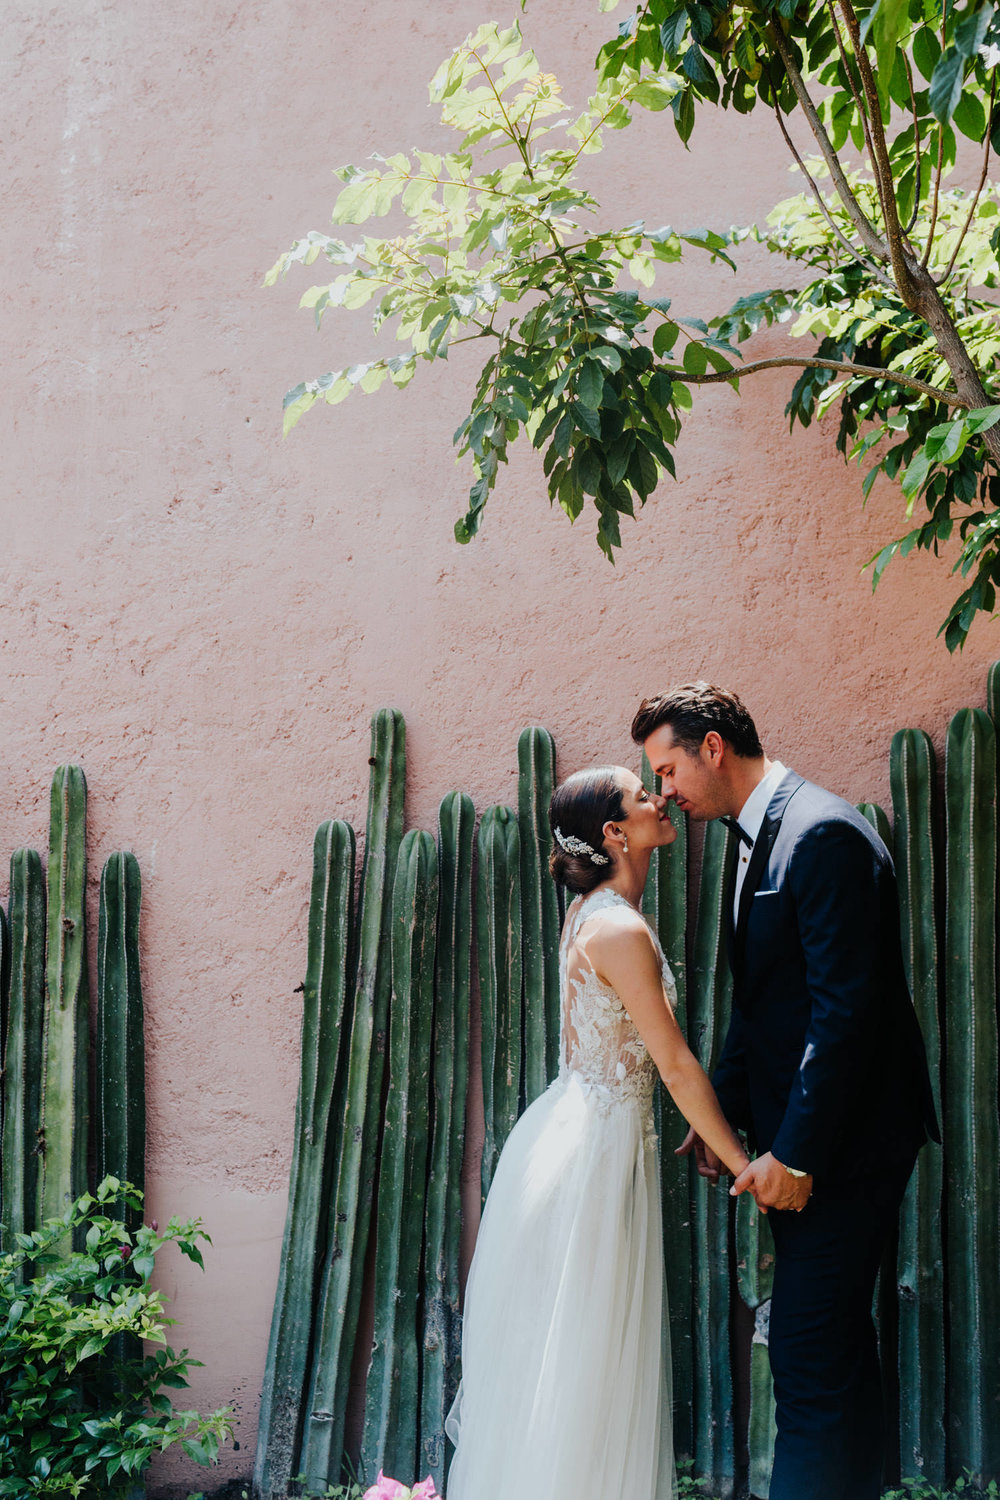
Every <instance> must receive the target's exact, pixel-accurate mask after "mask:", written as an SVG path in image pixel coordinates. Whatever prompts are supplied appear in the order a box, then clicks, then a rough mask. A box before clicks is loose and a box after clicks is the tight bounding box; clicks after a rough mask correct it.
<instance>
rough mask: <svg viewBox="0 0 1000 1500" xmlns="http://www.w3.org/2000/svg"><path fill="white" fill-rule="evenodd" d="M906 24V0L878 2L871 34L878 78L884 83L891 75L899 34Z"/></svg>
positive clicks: (882, 0)
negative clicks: (883, 80)
mask: <svg viewBox="0 0 1000 1500" xmlns="http://www.w3.org/2000/svg"><path fill="white" fill-rule="evenodd" d="M870 14H871V13H870ZM908 23H909V4H908V0H878V4H877V6H876V8H875V16H874V25H873V27H872V32H873V37H874V41H875V54H876V57H877V59H878V72H879V76H880V78H884V79H885V81H886V83H888V81H889V79H890V77H891V75H892V65H893V60H894V58H895V54H896V46H897V43H898V41H899V38H900V34H901V33H902V31H903V28H904V27H905V26H907V25H908Z"/></svg>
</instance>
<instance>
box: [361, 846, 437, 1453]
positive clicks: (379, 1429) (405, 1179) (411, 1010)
mask: <svg viewBox="0 0 1000 1500" xmlns="http://www.w3.org/2000/svg"><path fill="white" fill-rule="evenodd" d="M437 897H438V880H437V851H436V849H435V846H434V840H433V839H432V838H431V836H430V834H429V833H418V832H416V831H414V832H411V833H408V834H406V835H405V837H404V839H403V842H402V844H401V846H400V850H399V861H398V864H397V866H396V879H395V882H394V885H393V892H392V1002H391V1007H390V1027H389V1080H388V1094H387V1096H386V1114H385V1133H384V1137H383V1144H382V1160H381V1166H380V1172H379V1186H378V1212H377V1219H376V1237H375V1332H374V1341H373V1344H372V1357H371V1364H370V1365H369V1368H368V1382H367V1394H366V1406H365V1424H364V1436H363V1440H362V1445H361V1465H362V1470H363V1472H364V1474H365V1475H366V1476H367V1478H368V1479H369V1480H371V1481H374V1479H375V1476H376V1474H377V1473H378V1471H379V1470H380V1469H383V1468H384V1469H386V1470H387V1471H388V1472H389V1473H390V1474H407V1475H409V1474H413V1473H414V1472H415V1470H416V1462H417V1437H418V1434H417V1426H418V1414H419V1392H418V1380H419V1369H418V1354H417V1301H418V1296H419V1289H420V1270H421V1247H422V1243H423V1227H424V1222H423V1221H424V1196H425V1190H426V1167H427V1140H428V1110H429V1104H430V1065H431V1029H432V1023H433V1016H434V942H435V926H436V922H437Z"/></svg>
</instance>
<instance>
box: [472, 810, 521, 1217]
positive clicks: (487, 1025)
mask: <svg viewBox="0 0 1000 1500" xmlns="http://www.w3.org/2000/svg"><path fill="white" fill-rule="evenodd" d="M519 844H520V839H519V837H518V827H517V820H516V818H515V817H514V814H513V813H512V812H511V810H510V808H508V807H490V808H488V809H487V810H486V812H485V813H484V814H483V820H482V823H481V824H480V827H479V878H478V887H477V894H478V900H477V903H476V947H477V953H478V960H479V995H480V1003H481V1007H482V1019H483V1041H482V1048H483V1052H482V1055H483V1110H484V1115H485V1138H484V1141H483V1162H482V1189H483V1198H484V1200H485V1198H486V1194H487V1193H488V1191H489V1186H490V1183H491V1182H492V1180H493V1173H494V1171H495V1169H496V1164H497V1158H498V1157H499V1155H500V1152H501V1150H502V1149H503V1143H504V1141H505V1140H506V1139H507V1136H508V1135H509V1134H510V1131H511V1129H512V1128H513V1125H514V1122H515V1120H516V1119H517V1109H518V1080H519V1078H520V1072H521V1068H520V1057H521V897H520V884H521V876H520V849H519Z"/></svg>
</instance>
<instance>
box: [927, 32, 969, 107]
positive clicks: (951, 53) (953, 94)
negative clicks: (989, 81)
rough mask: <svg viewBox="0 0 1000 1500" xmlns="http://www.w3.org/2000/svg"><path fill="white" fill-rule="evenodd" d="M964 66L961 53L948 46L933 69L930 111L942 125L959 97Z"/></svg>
mask: <svg viewBox="0 0 1000 1500" xmlns="http://www.w3.org/2000/svg"><path fill="white" fill-rule="evenodd" d="M964 68H965V59H964V58H963V57H962V55H961V53H959V52H956V51H955V48H954V47H949V49H948V51H947V52H946V53H945V54H944V56H943V57H942V58H941V60H940V62H939V63H938V65H937V67H936V68H935V69H934V76H933V77H932V79H931V88H930V96H929V97H930V107H931V113H932V114H933V115H934V116H935V118H936V119H938V120H940V122H941V124H942V125H947V123H948V121H949V120H950V119H951V117H952V115H953V114H954V112H955V106H956V104H957V103H958V101H959V99H960V98H961V95H962V74H963V71H964Z"/></svg>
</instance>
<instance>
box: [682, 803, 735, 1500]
mask: <svg viewBox="0 0 1000 1500" xmlns="http://www.w3.org/2000/svg"><path fill="white" fill-rule="evenodd" d="M731 843H732V839H731V835H730V834H729V833H728V832H727V830H726V829H725V828H724V827H723V826H722V824H721V823H718V822H710V823H708V824H707V825H706V828H705V849H704V855H703V861H702V872H701V888H700V891H699V896H698V915H697V919H696V923H695V934H694V947H693V953H692V964H691V978H690V983H689V986H688V1042H689V1045H690V1046H691V1048H692V1050H693V1051H694V1052H695V1054H696V1055H697V1057H698V1058H699V1060H700V1062H701V1064H702V1066H703V1067H704V1068H705V1069H706V1071H708V1072H711V1070H712V1067H713V1065H714V1063H715V1061H716V1058H717V1055H718V1052H719V1050H720V1048H721V1044H722V1041H723V1040H724V1038H725V1032H726V1028H727V1026H728V1022H729V1010H730V1005H731V1001H732V980H731V976H730V973H729V965H728V963H727V962H726V956H725V925H726V922H727V920H728V918H727V914H726V912H725V909H724V903H725V901H726V900H728V899H729V897H728V889H727V883H726V879H725V875H726V871H727V867H728V865H729V863H730V859H731V852H730V851H731ZM693 1199H694V1212H693V1225H694V1240H693V1245H694V1288H695V1293H694V1456H695V1471H696V1473H697V1474H698V1475H700V1476H702V1477H704V1478H706V1479H708V1481H709V1483H710V1485H711V1486H712V1488H713V1492H714V1493H716V1494H719V1495H721V1496H723V1497H724V1500H725V1497H727V1496H728V1495H730V1494H731V1493H732V1488H733V1478H734V1473H735V1446H734V1435H733V1380H732V1364H731V1359H730V1353H729V1278H728V1274H727V1270H726V1260H727V1256H726V1248H727V1243H728V1238H729V1203H730V1198H729V1195H728V1193H727V1192H726V1189H725V1186H724V1185H721V1184H720V1185H717V1186H712V1185H711V1184H709V1183H708V1182H706V1180H705V1179H704V1178H703V1177H699V1176H697V1175H696V1174H695V1175H694V1176H693Z"/></svg>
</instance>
